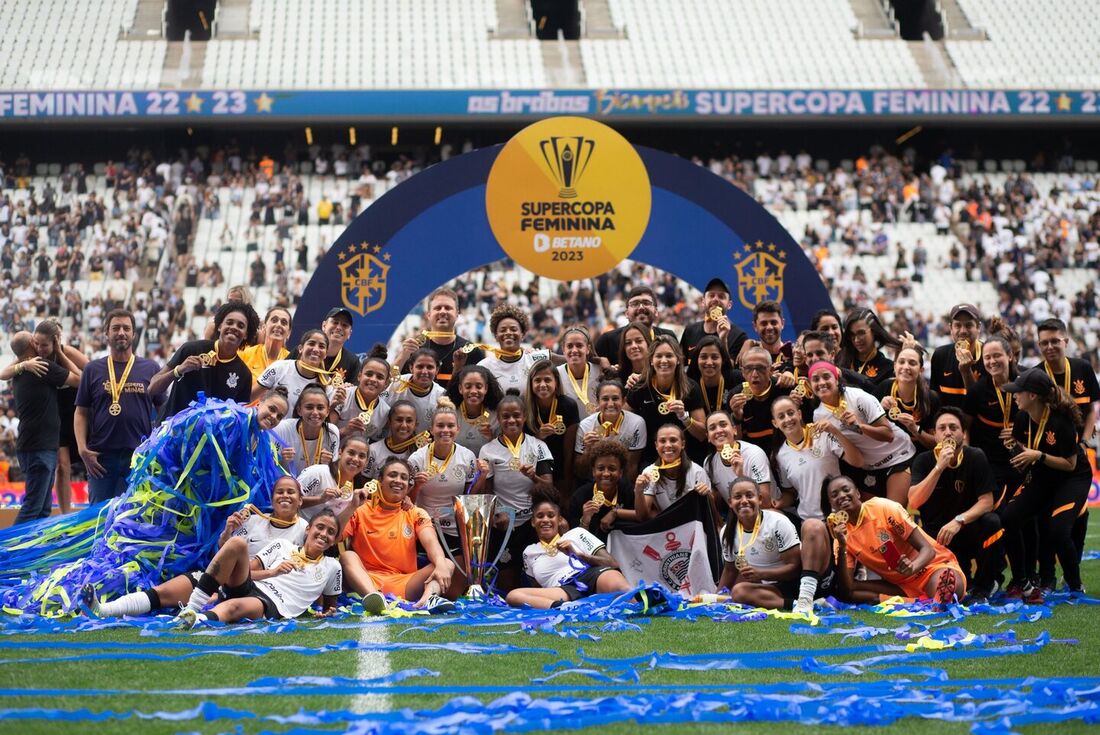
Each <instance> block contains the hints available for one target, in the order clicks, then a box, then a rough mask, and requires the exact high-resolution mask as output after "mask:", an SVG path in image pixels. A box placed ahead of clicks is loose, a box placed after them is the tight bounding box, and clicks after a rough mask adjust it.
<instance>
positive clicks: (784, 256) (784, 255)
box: [779, 250, 787, 260]
mask: <svg viewBox="0 0 1100 735" xmlns="http://www.w3.org/2000/svg"><path fill="white" fill-rule="evenodd" d="M786 257H787V251H786V250H780V251H779V259H780V260H783V259H784V258H786Z"/></svg>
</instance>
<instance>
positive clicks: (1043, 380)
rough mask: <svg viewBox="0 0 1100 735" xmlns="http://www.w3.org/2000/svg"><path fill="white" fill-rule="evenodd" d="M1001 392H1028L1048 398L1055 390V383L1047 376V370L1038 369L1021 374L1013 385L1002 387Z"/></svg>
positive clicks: (1008, 384) (1007, 384) (1006, 384)
mask: <svg viewBox="0 0 1100 735" xmlns="http://www.w3.org/2000/svg"><path fill="white" fill-rule="evenodd" d="M1001 390H1003V391H1004V392H1005V393H1019V392H1020V391H1027V392H1028V393H1034V394H1036V395H1039V396H1043V397H1046V396H1049V395H1050V394H1051V392H1052V391H1053V390H1054V381H1053V380H1051V379H1050V376H1049V375H1047V371H1046V370H1043V369H1042V368H1037V367H1036V368H1031V369H1030V370H1028V371H1026V372H1023V373H1020V374H1019V375H1018V376H1016V379H1015V380H1013V381H1012V382H1011V383H1005V384H1004V385H1002V386H1001Z"/></svg>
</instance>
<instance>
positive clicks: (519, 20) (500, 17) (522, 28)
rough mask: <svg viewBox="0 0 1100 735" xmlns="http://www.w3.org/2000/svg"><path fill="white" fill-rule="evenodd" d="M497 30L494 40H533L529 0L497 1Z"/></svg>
mask: <svg viewBox="0 0 1100 735" xmlns="http://www.w3.org/2000/svg"><path fill="white" fill-rule="evenodd" d="M496 5H497V29H496V33H494V34H493V36H492V37H493V38H531V37H532V35H533V34H532V33H531V24H530V22H529V21H528V16H529V11H528V5H527V0H496Z"/></svg>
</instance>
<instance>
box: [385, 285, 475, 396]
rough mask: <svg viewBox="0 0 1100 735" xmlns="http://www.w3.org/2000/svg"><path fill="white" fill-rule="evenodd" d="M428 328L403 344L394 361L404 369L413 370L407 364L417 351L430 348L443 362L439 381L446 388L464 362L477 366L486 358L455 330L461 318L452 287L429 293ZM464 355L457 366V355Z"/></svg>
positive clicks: (410, 337)
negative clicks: (470, 347) (469, 348)
mask: <svg viewBox="0 0 1100 735" xmlns="http://www.w3.org/2000/svg"><path fill="white" fill-rule="evenodd" d="M424 318H425V320H426V321H427V323H428V328H427V329H425V330H422V331H421V332H419V333H418V334H414V335H412V336H409V337H406V338H405V340H404V341H403V342H402V343H401V351H400V352H398V353H397V355H396V356H395V357H394V360H393V364H394V365H398V366H400V369H401V370H402V371H404V372H411V371H412V365H408V364H406V363H407V362H408V359H409V358H410V357H411V356H412V354H413V353H414V352H416V351H417V350H419V349H420V348H422V347H423V348H426V349H429V350H431V351H432V352H434V353H435V355H436V358H438V362H439V372H437V373H436V376H435V382H437V383H439V385H441V386H442V387H444V388H446V387H447V384H448V383H449V382H450V381H451V377H452V376H454V375H455V374H457V373H458V371H459V369H461V367H462V365H476V364H477V363H479V362H481V361H482V360H484V359H485V351H484V350H482V349H481V348H480V347H477V348H475V349H473V350H471V351H470V352H468V353H467V352H463V351H462V348H463V347H465V346H466V345H468V344H471V343H470V340H468V339H466V338H465V337H463V336H461V335H459V334H458V333H457V332H455V322H456V321H457V320H458V294H457V293H455V292H454V291H452V290H451V289H449V288H446V287H444V288H437V289H436V290H435V291H432V292H431V294H429V295H428V308H427V311H426V312H425V315H424ZM456 356H460V357H459V360H460V364H459V365H455V361H454V358H455V357H456Z"/></svg>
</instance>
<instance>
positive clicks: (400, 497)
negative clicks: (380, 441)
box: [340, 457, 464, 615]
mask: <svg viewBox="0 0 1100 735" xmlns="http://www.w3.org/2000/svg"><path fill="white" fill-rule="evenodd" d="M411 478H412V468H411V467H410V465H409V463H408V462H406V461H405V460H403V459H399V458H397V457H390V458H388V459H387V460H386V461H385V462H383V463H382V468H381V470H380V479H379V484H378V489H377V490H376V491H375V492H374V496H373V497H372V498H369V499H368V500H367V501H366V502H364V503H363V504H362V505H360V506H359V507H358V508H357V509H356V510H355V512H354V513H353V514H352V516H351V520H349V521H348V523H347V525H346V526H345V527H344V532H343V534H342V535H341V538H342V539H348V540H349V542H350V543H349V545H348V550H347V551H345V552H344V553H343V554H341V556H340V565H341V566H342V567H343V569H344V576H345V577H346V579H347V587H348V590H349V591H351V592H358V593H359V594H361V595H363V608H364V609H365V610H366V611H367V612H368V613H370V614H373V615H377V614H378V613H380V612H382V611H383V610H384V609H385V607H386V598H385V597H384V596H383V594H382V593H388V594H391V595H393V596H395V597H400V598H404V599H406V600H416V606H417V607H422V608H424V609H426V610H427V611H428V612H429V613H431V614H433V615H435V614H440V613H448V612H451V611H452V610H454V607H455V606H454V603H453V602H451V600H454V599H455V598H456V597H458V595H459V594H461V593H462V588H463V587H462V585H463V583H464V578H463V577H462V575H455V573H454V572H455V565H454V562H452V561H451V560H450V559H448V558H447V557H446V555H444V553H443V547H442V546H440V544H439V537H438V536H437V535H436V532H435V528H434V527H433V526H432V520H431V517H430V516H428V513H427V511H425V510H424V509H422V508H418V507H416V506H414V505H411V504H408V503H405V502H404V501H405V498H406V497H407V496H408V494H409V488H410V486H411V482H410V479H411ZM417 541H419V542H420V545H421V546H422V547H423V548H424V551H425V553H426V554H427V555H428V560H429V561H430V562H431V563H430V564H428V565H427V566H425V567H422V568H420V569H417V568H416V542H417Z"/></svg>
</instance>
